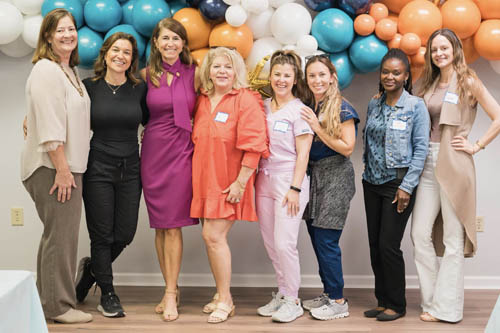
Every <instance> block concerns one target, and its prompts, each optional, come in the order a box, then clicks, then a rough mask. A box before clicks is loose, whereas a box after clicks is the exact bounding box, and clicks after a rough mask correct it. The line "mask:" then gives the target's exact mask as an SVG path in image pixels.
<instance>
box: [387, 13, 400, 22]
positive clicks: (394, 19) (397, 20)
mask: <svg viewBox="0 0 500 333" xmlns="http://www.w3.org/2000/svg"><path fill="white" fill-rule="evenodd" d="M387 18H388V19H391V20H393V21H394V22H396V24H397V23H398V22H399V15H398V14H396V13H389V16H387Z"/></svg>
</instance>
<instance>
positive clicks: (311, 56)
mask: <svg viewBox="0 0 500 333" xmlns="http://www.w3.org/2000/svg"><path fill="white" fill-rule="evenodd" d="M317 58H326V59H328V60H330V55H329V54H328V53H320V54H312V55H309V56H307V57H305V58H304V59H305V60H306V62H308V61H309V60H312V59H317Z"/></svg>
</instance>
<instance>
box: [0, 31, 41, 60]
mask: <svg viewBox="0 0 500 333" xmlns="http://www.w3.org/2000/svg"><path fill="white" fill-rule="evenodd" d="M0 51H2V52H3V53H5V54H6V55H8V56H9V57H13V58H21V57H24V56H27V55H28V54H30V53H32V52H33V48H32V47H30V46H29V45H28V44H26V43H25V42H24V40H23V37H22V36H19V37H17V39H16V40H15V41H13V42H11V43H9V44H5V45H0Z"/></svg>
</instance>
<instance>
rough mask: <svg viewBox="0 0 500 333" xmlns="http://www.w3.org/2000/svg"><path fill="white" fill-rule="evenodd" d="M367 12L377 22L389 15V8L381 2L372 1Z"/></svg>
mask: <svg viewBox="0 0 500 333" xmlns="http://www.w3.org/2000/svg"><path fill="white" fill-rule="evenodd" d="M368 13H369V14H370V16H371V17H373V18H374V19H375V22H378V21H380V20H381V19H383V18H386V17H387V16H389V9H387V6H386V5H384V4H382V3H374V4H373V5H372V6H371V7H370V11H369V12H368Z"/></svg>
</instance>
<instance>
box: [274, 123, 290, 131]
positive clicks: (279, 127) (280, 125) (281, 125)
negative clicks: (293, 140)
mask: <svg viewBox="0 0 500 333" xmlns="http://www.w3.org/2000/svg"><path fill="white" fill-rule="evenodd" d="M273 130H275V131H278V132H282V133H286V132H287V131H288V123H287V122H286V121H281V120H276V121H275V122H274V127H273Z"/></svg>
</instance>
